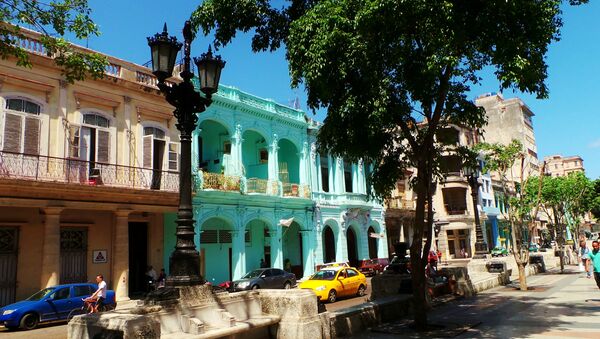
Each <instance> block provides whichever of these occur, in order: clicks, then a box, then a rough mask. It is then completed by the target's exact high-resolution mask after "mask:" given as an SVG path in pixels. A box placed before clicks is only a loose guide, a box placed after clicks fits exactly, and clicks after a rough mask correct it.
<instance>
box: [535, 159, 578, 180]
mask: <svg viewBox="0 0 600 339" xmlns="http://www.w3.org/2000/svg"><path fill="white" fill-rule="evenodd" d="M544 161H545V162H546V174H548V175H550V176H553V177H562V176H566V175H569V173H575V172H585V170H584V168H583V159H582V158H581V157H580V156H578V155H574V156H569V157H563V156H561V155H551V156H549V157H545V158H544Z"/></svg>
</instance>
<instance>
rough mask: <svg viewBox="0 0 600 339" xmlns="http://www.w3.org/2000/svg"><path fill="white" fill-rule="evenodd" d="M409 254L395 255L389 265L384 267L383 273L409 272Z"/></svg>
mask: <svg viewBox="0 0 600 339" xmlns="http://www.w3.org/2000/svg"><path fill="white" fill-rule="evenodd" d="M410 271H411V269H410V256H408V255H406V256H403V257H402V256H397V255H395V256H394V257H393V258H392V260H391V261H390V263H389V265H387V266H386V267H385V268H384V273H396V274H410Z"/></svg>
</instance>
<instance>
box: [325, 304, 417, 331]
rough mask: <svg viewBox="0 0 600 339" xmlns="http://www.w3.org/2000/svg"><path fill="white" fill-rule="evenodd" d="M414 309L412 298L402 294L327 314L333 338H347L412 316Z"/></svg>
mask: <svg viewBox="0 0 600 339" xmlns="http://www.w3.org/2000/svg"><path fill="white" fill-rule="evenodd" d="M412 309H413V306H412V296H411V295H408V294H402V295H396V296H386V297H382V298H380V299H378V300H374V301H370V302H367V303H364V304H361V305H357V306H354V307H350V308H347V309H343V310H338V311H335V312H327V313H329V314H328V317H329V322H330V324H331V338H345V337H348V336H351V335H354V334H357V333H360V332H363V331H364V330H366V329H367V328H369V327H373V326H375V325H378V324H381V323H384V322H390V321H394V320H398V319H401V318H403V317H406V316H408V315H409V314H412Z"/></svg>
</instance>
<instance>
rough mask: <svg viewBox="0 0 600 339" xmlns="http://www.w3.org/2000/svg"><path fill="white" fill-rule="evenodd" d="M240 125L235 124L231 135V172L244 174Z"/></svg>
mask: <svg viewBox="0 0 600 339" xmlns="http://www.w3.org/2000/svg"><path fill="white" fill-rule="evenodd" d="M243 141H244V139H242V125H240V124H236V125H235V132H234V133H233V135H232V136H231V163H232V164H233V174H234V175H239V176H242V175H245V173H243V172H244V171H243V169H242V168H243V163H242V142H243Z"/></svg>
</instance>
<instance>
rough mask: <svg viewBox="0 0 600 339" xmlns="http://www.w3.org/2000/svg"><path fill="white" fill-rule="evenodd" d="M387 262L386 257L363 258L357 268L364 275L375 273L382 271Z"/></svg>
mask: <svg viewBox="0 0 600 339" xmlns="http://www.w3.org/2000/svg"><path fill="white" fill-rule="evenodd" d="M388 264H389V261H388V260H387V259H386V258H375V259H365V260H361V261H360V263H359V265H358V270H359V271H360V272H361V273H363V274H364V275H366V276H370V275H376V274H379V273H381V272H383V269H384V268H385V267H386V266H387V265H388Z"/></svg>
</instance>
